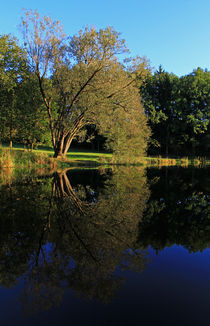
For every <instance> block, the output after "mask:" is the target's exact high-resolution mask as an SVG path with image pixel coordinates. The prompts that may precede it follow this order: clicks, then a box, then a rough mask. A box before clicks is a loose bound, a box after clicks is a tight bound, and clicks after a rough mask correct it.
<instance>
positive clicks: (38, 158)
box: [0, 146, 210, 170]
mask: <svg viewBox="0 0 210 326" xmlns="http://www.w3.org/2000/svg"><path fill="white" fill-rule="evenodd" d="M118 164H126V165H133V164H135V165H144V166H157V167H162V166H183V167H187V166H190V165H194V166H202V165H210V161H209V160H206V159H203V158H194V159H189V158H188V157H184V158H162V157H160V156H159V157H142V158H139V159H138V161H135V162H133V161H132V158H129V159H127V160H122V159H120V160H118V159H117V158H116V157H114V156H113V155H112V154H109V153H96V152H95V153H94V152H91V153H90V152H87V151H76V150H74V151H70V152H69V153H68V154H67V156H66V157H65V158H57V159H55V158H53V150H52V149H49V148H40V149H37V150H34V151H33V152H30V151H27V150H24V149H23V147H22V146H16V147H14V148H13V149H11V150H10V149H9V148H8V147H7V146H4V147H0V168H14V167H15V168H24V169H33V168H37V167H45V168H46V167H47V168H49V169H50V170H52V169H57V168H64V167H65V168H66V167H69V166H97V165H118Z"/></svg>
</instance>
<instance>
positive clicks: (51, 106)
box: [21, 11, 150, 157]
mask: <svg viewBox="0 0 210 326" xmlns="http://www.w3.org/2000/svg"><path fill="white" fill-rule="evenodd" d="M21 29H22V31H23V36H24V40H25V46H26V50H27V53H28V56H29V57H30V60H31V69H32V71H33V72H34V73H35V74H36V76H37V78H38V81H39V87H40V91H41V94H42V98H43V102H44V104H45V107H46V110H47V113H48V117H49V124H50V131H51V138H52V144H53V147H54V151H55V157H57V156H60V155H65V154H66V152H67V151H68V149H69V146H70V145H71V142H72V140H73V138H74V137H75V136H76V135H77V134H78V133H79V132H80V130H81V129H82V128H83V127H84V126H86V125H89V124H94V125H96V126H97V128H98V129H100V130H101V131H103V132H104V133H105V134H106V135H107V137H108V138H110V141H109V144H114V147H113V149H114V150H115V148H116V144H119V147H118V148H117V151H119V150H121V152H123V149H124V148H125V146H124V147H123V146H122V142H123V143H124V142H125V143H127V144H128V143H129V145H127V147H126V149H129V148H130V142H129V140H130V139H131V138H132V137H133V132H132V131H131V129H132V130H136V129H137V128H138V129H139V133H137V132H136V133H135V135H134V138H135V139H136V138H138V139H139V140H138V141H136V140H135V141H134V143H133V145H132V146H133V147H134V146H135V143H136V144H138V148H136V149H135V151H137V150H138V151H139V153H142V152H143V151H144V150H145V148H146V144H147V140H148V137H149V134H150V132H149V128H148V127H147V119H146V117H145V115H144V110H143V107H142V106H141V103H140V96H139V92H138V88H137V80H138V82H139V80H140V79H143V78H144V76H145V75H146V73H147V70H146V69H145V62H144V61H141V62H139V63H138V65H137V64H135V70H134V67H131V66H129V67H128V66H126V65H125V64H123V63H122V62H121V61H120V60H119V55H122V54H124V53H126V52H128V49H127V48H126V46H125V41H124V40H123V39H121V38H120V35H119V33H117V32H116V31H115V30H113V29H112V28H111V27H107V28H105V29H100V30H99V31H97V30H96V29H95V28H88V27H86V28H85V29H84V30H81V31H80V32H79V33H78V34H77V35H74V36H72V37H68V38H66V37H65V36H64V34H63V32H62V26H61V25H60V23H59V22H53V21H52V20H51V19H50V18H49V17H43V18H40V16H39V15H38V13H37V12H36V11H35V12H32V11H27V12H26V14H25V18H24V19H23V20H22V27H21ZM134 120H135V121H138V122H139V123H135V125H133V126H134V127H132V124H133V122H135V121H134ZM128 125H129V126H130V127H129V128H128ZM119 129H120V132H119ZM139 145H141V147H140V146H139Z"/></svg>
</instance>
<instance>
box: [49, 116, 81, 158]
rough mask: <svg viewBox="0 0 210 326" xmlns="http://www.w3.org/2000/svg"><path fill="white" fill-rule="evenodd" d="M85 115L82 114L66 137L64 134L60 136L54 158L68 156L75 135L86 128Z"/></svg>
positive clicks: (55, 147)
mask: <svg viewBox="0 0 210 326" xmlns="http://www.w3.org/2000/svg"><path fill="white" fill-rule="evenodd" d="M83 120H84V113H82V114H81V115H80V116H79V117H78V118H77V119H76V121H75V122H74V124H73V127H72V128H71V130H69V131H68V133H67V134H66V135H64V134H63V133H62V134H61V135H60V138H59V139H58V141H57V142H56V144H55V146H54V151H55V153H54V157H55V158H56V157H59V156H60V157H62V156H66V154H67V152H68V150H69V147H70V146H71V143H72V140H73V138H74V137H75V135H76V134H77V133H78V132H79V131H80V129H81V128H82V127H84V126H85V125H86V124H87V122H85V123H84V121H83Z"/></svg>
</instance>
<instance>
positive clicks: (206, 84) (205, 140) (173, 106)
mask: <svg viewBox="0 0 210 326" xmlns="http://www.w3.org/2000/svg"><path fill="white" fill-rule="evenodd" d="M140 92H141V96H142V101H143V105H144V108H145V111H146V114H147V116H148V119H149V125H150V127H151V130H152V137H151V141H150V145H149V149H148V151H149V154H154V155H166V156H168V155H170V156H172V155H174V156H185V155H187V156H189V155H190V156H195V155H198V156H199V155H200V156H209V153H210V125H209V119H210V71H208V70H207V69H206V70H203V69H201V68H197V69H195V70H193V72H192V73H190V74H188V75H186V76H182V77H180V78H179V77H177V76H176V75H174V74H172V73H168V72H166V71H164V70H163V68H162V67H161V66H160V67H159V69H158V70H157V71H156V72H155V73H154V74H150V75H149V76H148V77H147V78H146V79H145V82H144V83H143V84H142V86H141V87H140Z"/></svg>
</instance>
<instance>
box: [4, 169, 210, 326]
mask: <svg viewBox="0 0 210 326" xmlns="http://www.w3.org/2000/svg"><path fill="white" fill-rule="evenodd" d="M209 172H210V169H209V168H205V169H204V168H203V169H199V168H188V169H185V168H162V169H154V168H150V169H143V168H115V169H112V170H111V169H110V170H69V171H62V172H60V173H53V174H46V175H42V176H41V175H39V176H38V175H31V176H28V177H26V176H21V175H19V176H18V177H15V176H14V175H12V174H11V173H12V172H11V171H10V173H8V171H7V173H6V172H5V175H4V176H3V175H2V179H1V186H0V324H1V325H23V326H25V325H73V326H74V325H92V326H93V325H120V326H121V325H210V249H209V248H210V205H209V204H210V173H209Z"/></svg>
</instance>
